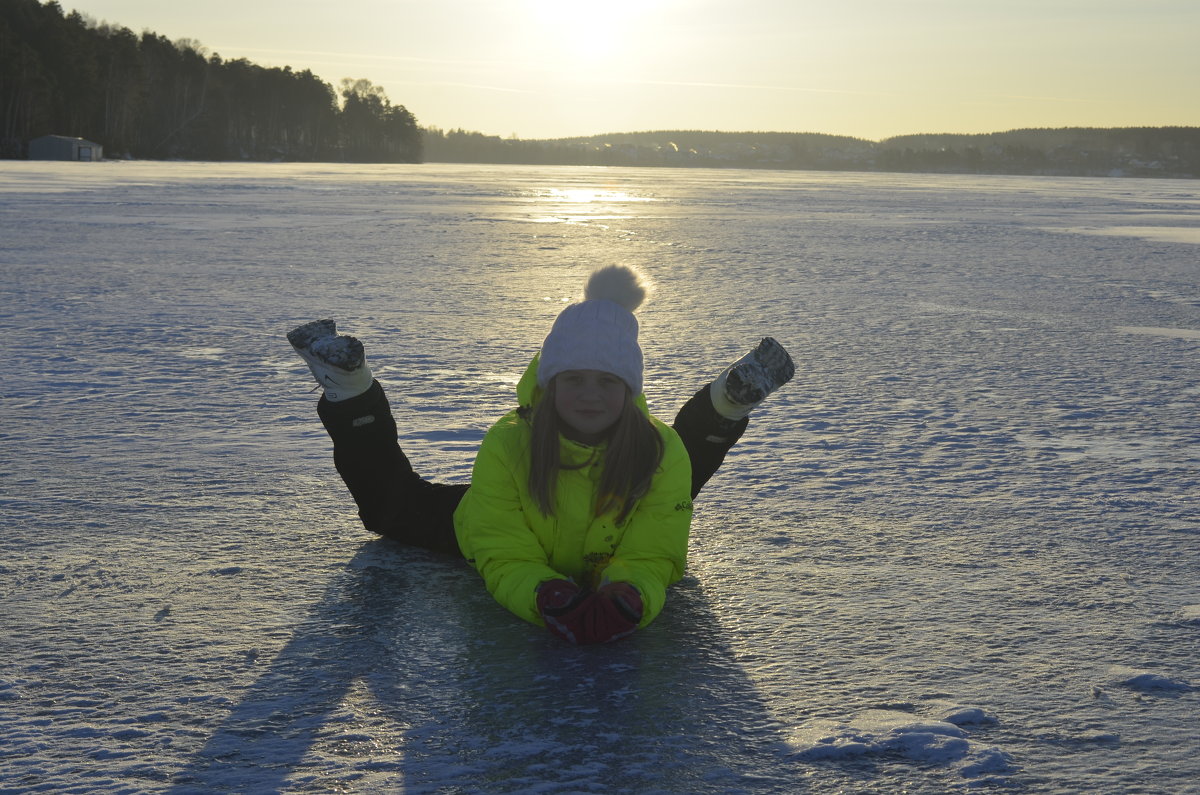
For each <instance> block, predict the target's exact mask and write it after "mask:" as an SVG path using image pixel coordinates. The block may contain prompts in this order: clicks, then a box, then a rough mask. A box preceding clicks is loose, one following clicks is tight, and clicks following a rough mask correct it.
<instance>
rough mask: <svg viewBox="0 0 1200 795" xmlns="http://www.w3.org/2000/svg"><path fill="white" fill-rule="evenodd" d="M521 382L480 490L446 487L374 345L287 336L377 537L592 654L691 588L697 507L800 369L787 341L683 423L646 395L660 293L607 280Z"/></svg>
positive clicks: (561, 319) (695, 401)
mask: <svg viewBox="0 0 1200 795" xmlns="http://www.w3.org/2000/svg"><path fill="white" fill-rule="evenodd" d="M584 296H585V297H584V300H583V301H581V302H579V303H575V304H572V305H570V306H568V307H567V308H566V309H564V310H563V311H562V313H561V314H560V315H559V316H558V319H557V320H556V321H555V322H554V326H553V327H552V328H551V329H550V333H549V335H548V336H547V337H546V340H545V342H544V343H543V344H542V349H541V352H540V354H539V355H538V356H536V357H535V358H534V359H533V362H532V363H531V364H530V365H529V368H528V369H527V370H526V372H525V375H524V376H523V377H522V378H521V381H520V383H519V384H518V386H517V397H518V405H519V408H517V409H515V410H514V411H511V412H509V413H508V414H506V415H505V416H504V417H502V418H501V419H500V420H499V421H498V422H497V423H496V424H495V425H493V426H492V428H491V429H490V430H489V431H488V433H487V435H486V436H485V437H484V440H483V444H482V445H481V446H480V448H479V453H478V456H477V457H476V459H475V466H474V469H473V471H472V475H471V482H470V484H454V485H450V484H441V483H432V482H430V481H427V480H425V479H423V478H421V477H420V476H419V475H418V474H417V473H416V472H414V471H413V468H412V466H411V465H410V464H409V462H408V459H407V457H405V455H404V452H403V451H402V450H401V449H400V446H399V444H398V442H397V438H396V437H397V434H396V422H395V420H394V419H393V418H392V414H391V410H390V408H389V406H388V402H387V398H386V397H385V396H384V393H383V388H382V387H381V386H380V384H379V382H378V381H375V380H374V379H373V378H372V376H371V371H370V369H369V368H368V367H367V364H366V357H365V354H364V351H363V346H362V343H361V342H359V341H358V340H357V339H355V338H354V337H350V336H345V335H338V334H337V330H336V327H335V325H334V321H332V320H317V321H314V322H312V323H307V324H305V325H303V326H300V327H298V328H296V329H293V330H292V331H291V332H290V333H289V334H288V341H289V342H290V343H291V344H292V347H294V348H295V349H296V351H297V352H298V353H299V354H300V356H301V357H303V359H304V360H305V362H307V363H308V365H309V368H310V369H311V370H312V373H313V376H314V377H315V378H316V379H317V383H318V384H320V385H321V386H322V387H323V388H324V395H323V396H322V397H321V400H320V402H319V404H318V406H317V412H318V414H319V416H320V417H321V421H322V422H323V423H324V425H325V428H326V430H327V431H328V432H329V435H330V436H331V437H332V439H333V458H334V464H335V466H336V467H337V470H338V473H339V474H341V476H342V479H343V480H344V481H345V483H346V485H347V487H349V489H350V493H351V494H352V495H353V497H354V500H355V502H356V503H357V504H358V509H359V516H360V517H361V518H362V522H363V524H364V525H365V526H366V527H367V529H368V530H372V531H374V532H376V533H379V534H381V535H383V536H386V537H388V538H392V539H395V540H396V541H399V542H401V543H405V544H411V545H414V546H419V547H424V548H427V549H433V550H439V551H443V552H449V553H453V554H461V555H462V556H464V557H465V558H466V559H467V561H468V562H470V563H471V564H472V565H473V566H474V567H475V568H476V570H477V571H478V572H479V573H480V574H481V575H482V576H483V579H484V582H485V583H486V585H487V589H488V591H490V592H491V594H492V595H493V596H494V597H495V598H496V600H497V601H499V602H500V603H501V604H502V605H504V606H505V607H506V608H508V609H509V610H510V611H512V612H513V613H515V614H516V615H518V616H520V617H521V618H523V619H525V620H527V621H530V622H532V623H534V624H538V625H542V626H545V627H547V628H548V629H549V630H550V631H551V632H553V633H554V634H556V635H558V636H560V637H562V638H564V639H565V640H567V641H570V642H572V643H578V644H587V643H601V642H607V641H612V640H616V639H618V638H622V637H625V636H626V635H629V634H631V633H632V632H634V631H635V630H636V629H638V628H639V627H644V626H646V625H647V624H649V623H650V622H651V621H653V620H654V618H655V617H656V616H657V615H658V614H659V612H660V611H661V610H662V608H663V603H664V602H665V600H666V591H667V586H668V585H671V584H672V583H674V582H676V581H677V580H678V579H679V578H680V577H681V576H682V575H683V570H684V564H685V561H686V558H687V541H688V528H689V526H690V523H691V517H692V498H693V497H695V496H696V495H697V494H698V493H699V491H700V489H701V487H702V486H703V485H704V484H705V483H706V482H707V481H708V479H709V478H711V477H712V475H713V474H714V473H715V472H716V471H717V468H718V467H719V466H720V465H721V462H722V461H723V460H724V459H725V454H726V453H727V452H728V451H729V449H730V448H731V447H732V446H733V445H734V443H735V442H737V440H738V439H739V438H740V437H741V435H742V433H743V432H744V431H745V429H746V426H747V423H748V415H749V414H750V411H751V410H752V409H753V408H754V407H755V406H757V405H758V404H759V403H760V402H761V401H762V400H763V399H764V398H766V396H767V395H768V394H770V393H771V392H772V391H774V390H775V389H777V388H778V387H779V386H781V385H783V384H784V383H786V382H787V381H788V380H789V379H790V378H791V377H792V375H793V373H794V371H795V368H794V366H793V364H792V360H791V357H789V356H788V354H787V351H785V350H784V349H783V347H782V346H781V345H779V343H777V342H776V341H775V340H774V339H771V338H770V337H767V338H765V339H763V340H762V341H761V342H760V343H759V344H758V346H757V347H756V348H755V349H754V350H752V351H751V352H750V353H748V354H747V355H746V356H744V357H742V358H741V359H739V360H738V361H737V362H735V363H734V364H732V365H731V366H730V367H728V368H726V370H725V371H724V372H722V373H721V374H720V376H719V377H718V378H717V379H716V380H715V381H713V382H712V383H711V384H707V385H705V386H704V387H702V388H701V389H700V391H698V392H697V393H696V394H695V395H694V396H693V397H692V398H691V399H690V400H689V401H688V402H687V403H686V404H685V405H684V406H683V408H681V409H680V410H679V413H678V415H677V416H676V417H675V422H674V424H673V426H672V427H668V426H666V425H664V424H663V423H662V422H660V421H659V420H658V419H656V418H655V417H654V416H652V415H651V414H650V413H649V412H648V410H647V408H646V401H645V397H644V396H643V395H642V394H641V392H642V351H641V348H640V347H639V345H638V321H637V318H636V317H635V316H634V314H633V313H634V310H636V309H637V307H638V306H640V305H641V303H642V301H643V300H644V298H645V296H646V284H645V282H644V280H643V278H642V277H641V276H640V275H639V274H638V273H637V272H636V271H634V270H632V269H630V268H626V267H622V266H611V267H608V268H603V269H601V270H598V271H596V272H595V273H593V274H592V276H591V278H590V279H589V281H588V284H587V289H586V290H585V293H584Z"/></svg>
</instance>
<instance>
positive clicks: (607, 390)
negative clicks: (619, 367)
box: [554, 370, 626, 444]
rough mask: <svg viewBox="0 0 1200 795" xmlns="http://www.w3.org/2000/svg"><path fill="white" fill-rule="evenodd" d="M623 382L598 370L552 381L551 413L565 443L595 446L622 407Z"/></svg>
mask: <svg viewBox="0 0 1200 795" xmlns="http://www.w3.org/2000/svg"><path fill="white" fill-rule="evenodd" d="M625 391H626V390H625V382H624V381H622V380H621V379H620V378H617V377H616V376H615V375H613V374H612V373H606V372H603V371H601V370H566V371H564V372H561V373H559V374H558V375H556V376H555V377H554V392H555V394H554V409H555V410H556V411H557V412H558V416H559V418H560V419H561V420H562V421H563V422H564V423H566V425H567V432H566V436H567V438H568V439H572V440H574V441H576V442H582V443H584V444H595V443H596V442H599V441H600V440H601V439H602V438H603V437H604V432H605V431H607V430H608V429H609V428H611V427H612V425H613V423H614V422H616V421H617V418H618V417H620V416H621V409H623V408H624V407H625Z"/></svg>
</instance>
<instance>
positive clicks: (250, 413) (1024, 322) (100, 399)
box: [0, 162, 1200, 794]
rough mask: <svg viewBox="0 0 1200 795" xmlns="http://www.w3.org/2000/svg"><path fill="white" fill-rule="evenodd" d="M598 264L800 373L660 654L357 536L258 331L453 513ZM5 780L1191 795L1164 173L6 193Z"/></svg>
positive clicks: (234, 181) (1195, 669)
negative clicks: (567, 637) (349, 394)
mask: <svg viewBox="0 0 1200 795" xmlns="http://www.w3.org/2000/svg"><path fill="white" fill-rule="evenodd" d="M613 262H627V263H632V264H636V265H638V266H640V267H642V268H643V269H645V270H646V271H647V272H648V273H649V274H650V275H651V276H652V277H653V278H654V279H655V280H656V281H657V283H658V293H657V295H656V296H655V297H654V299H653V300H652V301H651V302H650V303H649V304H648V305H646V306H645V307H644V308H643V309H642V310H641V312H640V317H641V319H642V329H643V331H642V339H643V345H644V348H645V350H646V354H647V361H648V368H647V379H646V381H647V389H646V391H647V396H648V398H649V401H650V404H651V408H652V410H654V411H655V412H656V413H657V414H659V415H660V416H662V417H664V418H666V419H668V420H669V419H670V418H671V417H672V416H673V414H674V411H675V410H676V409H677V408H678V407H679V406H680V405H681V404H682V402H683V401H684V399H685V398H686V397H687V396H688V395H690V394H691V392H692V391H694V390H695V389H696V388H697V387H698V386H700V385H701V384H702V383H704V382H705V381H706V380H707V379H708V378H710V377H712V376H713V375H715V374H716V372H717V371H718V370H719V369H720V367H722V366H724V365H725V364H726V363H727V362H729V361H731V360H732V359H733V358H736V357H737V356H739V355H741V353H743V352H744V351H745V350H746V349H748V348H749V347H750V346H751V345H753V344H754V343H755V342H757V340H758V338H759V337H760V336H762V335H766V334H771V335H774V336H776V337H778V338H779V339H780V340H781V341H782V342H783V343H784V344H785V345H787V346H788V347H789V349H790V350H791V351H792V353H793V355H794V357H795V359H796V361H797V364H798V373H797V377H796V379H795V380H794V381H793V383H792V384H791V385H789V386H788V387H787V388H785V389H784V390H783V391H782V392H780V393H779V394H778V395H776V396H773V397H772V398H771V400H770V401H769V404H768V405H766V406H764V407H763V408H762V409H761V410H760V411H759V412H757V414H756V416H755V417H754V421H753V423H752V425H751V428H750V431H749V432H748V433H747V435H746V437H745V438H744V440H743V442H742V443H741V444H740V446H739V447H737V448H735V450H734V453H733V454H732V455H731V456H730V458H729V459H728V460H727V463H726V466H725V468H724V469H723V470H722V471H721V473H719V474H718V476H717V477H716V478H715V479H714V480H713V481H712V482H711V483H710V485H709V487H708V489H707V490H706V492H705V493H704V494H702V495H701V498H700V499H699V500H698V502H697V513H696V521H695V524H694V527H693V534H692V552H691V558H690V562H689V575H688V577H687V578H685V580H684V581H683V582H682V583H681V584H680V585H678V586H677V587H676V588H674V589H673V591H672V595H671V596H670V598H669V601H668V606H667V609H666V610H665V611H664V613H663V615H662V617H661V618H660V619H659V620H658V621H657V622H656V623H655V624H653V625H652V626H651V627H650V628H649V629H648V630H646V631H644V632H641V633H638V634H637V635H635V636H634V637H632V638H630V639H629V640H626V641H623V642H621V643H618V644H615V645H612V646H608V647H603V648H585V649H576V648H569V647H566V646H564V645H562V644H560V643H559V642H557V641H555V640H554V639H553V638H551V637H550V636H549V635H548V634H545V633H543V632H542V631H541V630H538V629H536V628H534V627H532V626H528V625H525V624H523V623H521V622H520V621H519V620H517V619H515V618H513V617H511V616H510V615H509V614H507V613H506V612H505V611H504V610H503V609H502V608H500V607H499V606H497V605H496V604H495V603H493V601H492V600H491V597H489V596H488V594H487V593H486V592H485V591H484V589H483V586H482V584H481V582H480V581H479V579H478V577H477V576H476V575H475V573H474V572H473V571H471V570H470V569H468V568H467V567H466V566H465V564H462V563H461V562H454V561H450V560H446V559H442V558H438V557H436V556H434V555H432V554H428V553H423V552H414V551H410V550H405V549H402V548H399V547H395V546H391V545H389V544H388V543H385V542H381V541H378V540H375V539H373V538H372V537H371V536H370V535H369V534H368V533H367V532H366V531H364V530H363V529H362V527H361V526H360V525H359V524H358V521H357V518H356V516H355V512H354V508H353V504H352V501H351V500H350V498H349V496H348V494H347V493H346V492H345V489H344V487H343V486H342V484H341V482H340V480H339V479H338V477H337V474H336V473H335V471H334V469H333V464H332V461H331V459H330V455H329V452H330V450H329V447H330V446H329V442H328V439H327V438H326V437H325V435H324V432H323V431H322V430H321V428H320V425H319V422H318V421H317V418H316V414H315V402H316V397H315V395H313V394H312V393H310V392H309V389H310V386H311V383H310V381H309V376H308V373H307V370H306V368H305V367H304V365H303V364H302V363H301V362H300V360H299V359H298V358H297V357H295V356H294V354H293V353H292V351H291V349H290V348H289V347H288V345H287V343H286V341H285V339H284V336H283V335H284V333H285V332H286V331H287V330H288V329H289V328H291V327H292V326H294V325H296V324H298V323H301V322H304V321H307V320H310V319H314V318H317V317H323V316H332V317H335V318H337V319H338V320H339V324H340V325H341V327H342V328H343V329H344V330H346V331H350V332H352V333H354V334H356V335H358V336H360V337H361V338H362V339H364V340H365V342H366V344H367V351H368V357H369V359H370V361H371V363H372V365H373V367H374V369H375V372H376V375H377V376H378V377H379V378H380V380H382V381H383V382H384V384H385V386H386V387H387V388H388V391H389V394H390V396H391V398H392V404H393V408H394V410H395V412H396V415H397V419H398V421H399V423H400V426H401V435H402V440H401V441H402V443H403V444H404V446H405V448H406V450H407V451H408V453H409V455H410V457H411V458H412V459H413V460H414V463H415V464H416V465H417V467H418V469H419V470H420V471H422V472H423V473H424V474H426V475H427V476H431V477H436V478H439V479H443V480H457V481H461V480H463V479H465V478H466V477H467V476H468V474H469V468H470V464H471V460H472V458H473V454H474V450H475V446H476V445H477V444H478V442H479V440H480V439H481V438H482V435H483V432H484V430H485V429H486V428H487V426H488V425H489V424H490V423H491V421H492V420H494V419H495V418H496V417H498V416H499V415H501V414H502V413H503V412H505V411H506V410H508V409H509V408H510V407H511V406H512V405H513V392H512V390H513V386H514V384H515V382H516V379H517V377H518V376H519V374H520V372H521V371H522V369H523V368H524V366H525V364H526V363H527V362H528V359H529V357H530V356H531V355H532V354H533V353H534V352H535V351H536V349H537V346H538V345H539V344H540V342H541V339H542V337H543V336H544V335H545V333H546V330H547V329H548V328H549V325H550V323H551V321H552V320H553V318H554V316H555V315H556V314H557V312H558V311H559V310H560V309H561V307H562V302H563V301H566V300H569V299H571V298H575V297H577V296H578V294H579V292H580V291H581V290H582V285H583V281H584V279H585V277H586V275H587V273H588V272H590V270H591V269H592V268H593V267H594V266H596V265H600V264H609V263H613ZM0 275H2V282H0V296H2V299H3V303H2V304H0V333H2V334H3V336H4V338H5V340H6V344H5V346H4V350H5V353H6V356H7V364H8V367H9V375H8V376H6V377H5V378H4V379H3V381H2V383H0V420H2V424H0V527H2V528H3V531H2V537H0V598H2V599H3V602H2V613H0V736H2V737H3V743H0V791H3V792H26V791H28V792H37V791H47V792H55V793H71V792H78V793H110V792H111V793H115V792H170V793H193V792H195V793H202V792H235V791H238V792H267V791H283V792H320V793H327V792H356V793H357V792H385V791H404V792H489V793H490V792H546V793H559V792H564V793H565V792H616V791H627V792H663V793H669V792H689V793H728V792H746V793H796V792H813V793H835V792H839V793H898V792H909V793H942V792H953V791H959V790H963V791H984V790H990V789H993V788H997V789H999V788H1003V789H1004V790H1006V791H1007V790H1014V789H1015V790H1024V791H1028V792H1037V793H1064V794H1065V793H1078V792H1105V793H1187V792H1191V793H1196V792H1200V785H1198V784H1197V782H1198V781H1200V753H1197V751H1198V750H1200V691H1198V688H1200V581H1198V578H1197V574H1198V573H1200V412H1198V411H1197V401H1198V398H1200V383H1198V380H1197V375H1198V373H1200V369H1198V367H1197V353H1198V352H1200V183H1197V182H1195V181H1143V180H1117V179H1112V180H1088V179H1036V178H1022V177H946V176H917V175H880V174H816V173H793V172H747V171H704V170H696V171H665V170H636V169H626V170H604V169H584V168H527V167H477V166H471V167H464V166H441V165H424V166H403V167H390V166H361V167H354V166H323V165H261V164H260V165H225V164H168V163H102V164H90V165H80V164H48V163H24V162H0Z"/></svg>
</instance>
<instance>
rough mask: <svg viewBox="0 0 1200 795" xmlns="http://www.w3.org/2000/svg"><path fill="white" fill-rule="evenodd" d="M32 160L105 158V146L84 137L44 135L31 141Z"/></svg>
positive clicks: (30, 156) (30, 154)
mask: <svg viewBox="0 0 1200 795" xmlns="http://www.w3.org/2000/svg"><path fill="white" fill-rule="evenodd" d="M29 159H30V160H82V161H92V160H103V159H104V147H102V146H101V145H100V144H98V143H94V142H92V141H88V140H85V139H83V138H68V137H67V136H65V135H43V136H42V137H41V138H34V139H33V140H32V141H30V142H29Z"/></svg>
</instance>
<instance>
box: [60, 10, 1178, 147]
mask: <svg viewBox="0 0 1200 795" xmlns="http://www.w3.org/2000/svg"><path fill="white" fill-rule="evenodd" d="M60 3H61V5H62V7H63V8H64V10H66V11H70V10H72V9H74V10H78V11H79V12H80V13H83V14H85V15H87V16H89V17H92V18H93V19H95V20H96V21H108V22H110V23H114V24H119V25H122V26H124V27H128V28H130V29H132V30H133V31H135V32H139V33H140V32H141V31H143V30H151V31H154V32H156V33H159V34H161V35H164V36H166V37H167V38H170V39H179V38H191V39H196V40H198V41H200V42H201V43H202V44H203V45H204V46H205V47H207V48H208V50H209V51H210V52H214V53H219V54H220V55H221V56H222V57H223V58H225V59H233V58H239V57H245V58H248V59H249V60H251V61H254V62H256V63H260V64H262V65H264V66H284V65H290V66H292V67H293V68H294V69H297V70H302V69H311V70H312V71H313V72H314V73H315V74H317V75H319V76H320V77H321V78H323V79H324V80H326V81H328V82H330V83H332V84H333V85H334V86H335V87H336V86H337V85H338V83H339V82H340V81H341V79H342V78H343V77H353V78H360V77H363V78H367V79H369V80H371V81H372V82H374V83H376V84H378V85H381V86H383V87H384V89H386V91H387V94H388V96H389V97H390V98H391V100H392V101H393V102H394V103H396V104H402V105H405V106H406V107H407V108H408V109H409V110H410V111H412V113H413V114H414V115H415V116H416V117H417V120H418V122H419V123H421V124H422V125H425V126H435V127H441V128H444V129H451V128H464V129H467V130H477V131H480V132H484V133H488V134H493V135H501V136H508V135H511V134H516V135H517V136H519V137H521V138H555V137H566V136H575V135H590V134H596V133H604V132H626V131H637V130H661V129H702V130H730V131H732V130H758V131H765V130H772V131H783V132H823V133H832V134H837V135H852V136H856V137H859V138H867V139H871V140H879V139H881V138H886V137H889V136H893V135H903V134H907V133H920V132H956V133H976V132H996V131H1001V130H1009V129H1014V128H1020V127H1068V126H1069V127H1075V126H1081V127H1131V126H1165V125H1182V126H1200V0H821V1H820V2H815V1H810V0H719V1H718V0H606V1H605V2H596V1H595V0H589V1H588V2H582V1H579V0H420V2H410V1H409V0H402V1H397V0H336V2H315V0H286V2H285V0H203V2H176V0H60Z"/></svg>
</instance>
